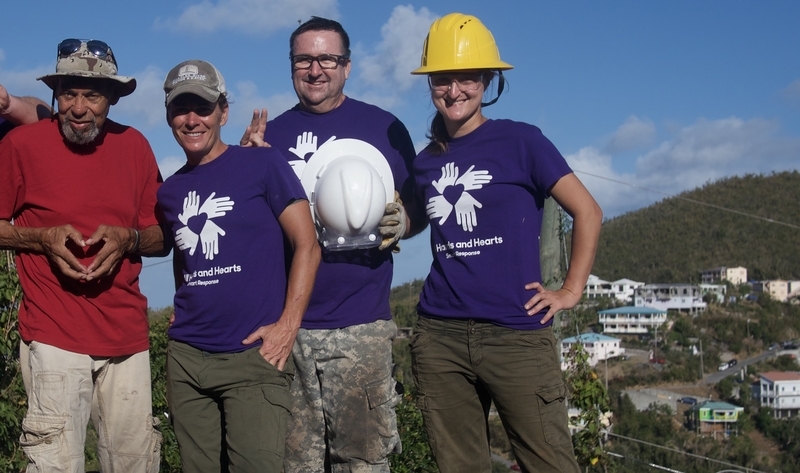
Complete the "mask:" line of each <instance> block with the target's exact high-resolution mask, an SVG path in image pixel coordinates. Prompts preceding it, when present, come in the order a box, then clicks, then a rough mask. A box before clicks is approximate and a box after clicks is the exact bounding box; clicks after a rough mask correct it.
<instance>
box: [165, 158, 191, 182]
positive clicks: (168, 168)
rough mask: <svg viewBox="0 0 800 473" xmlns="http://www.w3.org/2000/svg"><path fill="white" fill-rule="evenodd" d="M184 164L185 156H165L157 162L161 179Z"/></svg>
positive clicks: (173, 172)
mask: <svg viewBox="0 0 800 473" xmlns="http://www.w3.org/2000/svg"><path fill="white" fill-rule="evenodd" d="M184 164H186V156H167V157H166V158H164V159H162V160H160V161H159V162H158V169H159V170H160V171H161V177H162V178H164V179H165V180H166V179H167V178H168V177H169V176H171V175H173V174H175V171H177V170H178V169H180V168H181V167H183V165H184Z"/></svg>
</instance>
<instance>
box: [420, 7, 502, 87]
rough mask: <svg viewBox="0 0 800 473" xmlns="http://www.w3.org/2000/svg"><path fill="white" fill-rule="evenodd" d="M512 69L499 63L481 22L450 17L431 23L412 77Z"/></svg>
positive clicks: (458, 14)
mask: <svg viewBox="0 0 800 473" xmlns="http://www.w3.org/2000/svg"><path fill="white" fill-rule="evenodd" d="M513 67H514V66H512V65H511V64H509V63H507V62H503V61H501V60H500V51H498V50H497V43H495V42H494V36H492V32H491V31H489V29H488V28H486V27H485V26H484V25H483V23H481V20H479V19H478V18H476V17H474V16H472V15H464V14H462V13H450V14H449V15H445V16H443V17H442V18H439V19H438V20H436V21H434V22H433V24H432V25H431V29H430V31H429V32H428V37H427V38H425V44H424V45H423V46H422V65H421V66H420V67H419V68H417V69H414V70H413V71H412V72H411V73H412V74H431V73H435V72H444V71H462V70H474V69H490V70H499V71H503V70H507V69H511V68H513Z"/></svg>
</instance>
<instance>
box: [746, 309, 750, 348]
mask: <svg viewBox="0 0 800 473" xmlns="http://www.w3.org/2000/svg"><path fill="white" fill-rule="evenodd" d="M747 356H750V317H748V318H747Z"/></svg>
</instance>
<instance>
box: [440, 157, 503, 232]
mask: <svg viewBox="0 0 800 473" xmlns="http://www.w3.org/2000/svg"><path fill="white" fill-rule="evenodd" d="M474 169H475V166H470V167H469V169H467V171H466V172H464V174H462V175H461V176H459V175H458V166H456V165H455V163H447V164H445V165H444V166H443V167H442V177H441V178H440V179H438V180H435V181H433V182H431V184H432V185H433V187H434V189H436V191H437V192H438V193H439V195H435V196H433V197H431V198H430V199H428V205H427V208H426V210H427V213H428V218H429V219H431V220H433V219H435V218H438V219H439V225H442V224H443V223H444V222H446V221H447V218H448V217H450V214H451V213H453V210H454V209H455V213H456V223H457V224H459V225H461V228H463V229H464V231H465V232H471V231H472V230H473V228H475V227H476V226H477V225H478V215H477V212H476V209H480V208H482V207H483V204H481V203H480V202H478V200H476V199H475V197H473V196H472V194H470V193H469V191H471V190H475V189H480V188H481V187H483V185H484V184H488V183H489V182H490V181H491V180H492V176H491V174H489V171H475V170H474Z"/></svg>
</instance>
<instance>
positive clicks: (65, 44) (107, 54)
mask: <svg viewBox="0 0 800 473" xmlns="http://www.w3.org/2000/svg"><path fill="white" fill-rule="evenodd" d="M83 44H85V45H86V51H87V52H88V53H89V54H91V55H92V56H94V57H96V58H98V59H102V60H104V61H110V62H112V63H113V64H114V65H115V66H116V65H117V60H116V58H115V57H114V53H112V52H111V47H110V46H109V45H108V44H106V43H105V42H104V41H100V40H97V39H76V38H68V39H65V40H63V41H61V42H60V43H58V59H65V58H68V57H70V56H71V55H73V54H75V53H76V52H78V51H79V50H80V49H81V45H83Z"/></svg>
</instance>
